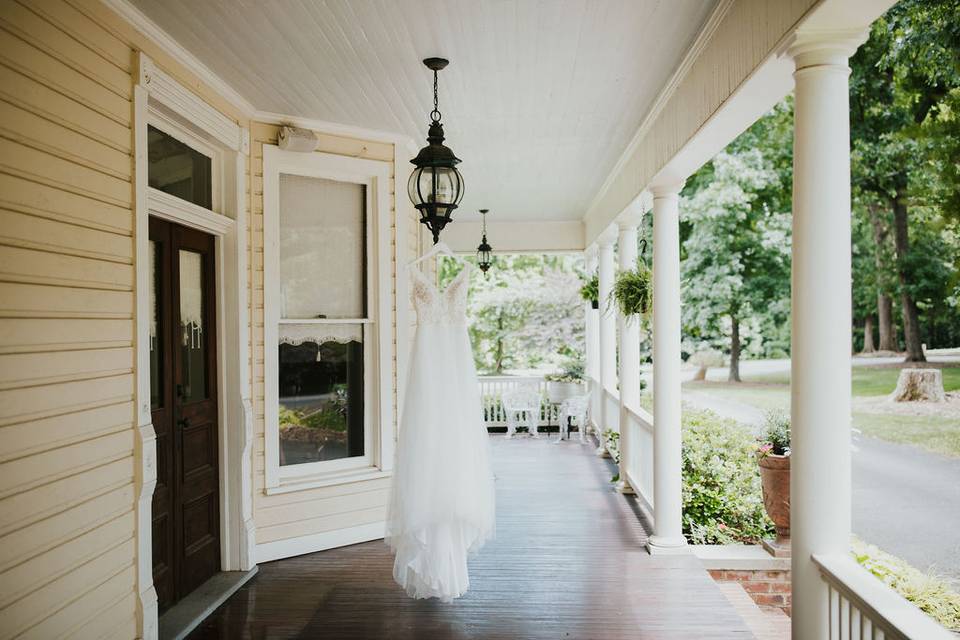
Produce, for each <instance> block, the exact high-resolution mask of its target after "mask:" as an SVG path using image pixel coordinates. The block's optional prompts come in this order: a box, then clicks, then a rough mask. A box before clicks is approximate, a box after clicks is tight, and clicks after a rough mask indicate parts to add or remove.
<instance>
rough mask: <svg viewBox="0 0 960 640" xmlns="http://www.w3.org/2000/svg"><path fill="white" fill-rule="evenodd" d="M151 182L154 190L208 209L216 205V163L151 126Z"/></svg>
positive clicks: (149, 128) (148, 134)
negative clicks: (213, 172)
mask: <svg viewBox="0 0 960 640" xmlns="http://www.w3.org/2000/svg"><path fill="white" fill-rule="evenodd" d="M147 157H148V162H149V168H148V170H147V181H148V183H149V184H150V186H151V187H153V188H154V189H159V190H160V191H163V192H165V193H169V194H170V195H172V196H177V197H178V198H182V199H183V200H186V201H187V202H192V203H193V204H195V205H198V206H201V207H203V208H205V209H210V208H211V207H212V206H213V188H212V179H211V166H212V162H211V160H210V158H209V157H207V156H205V155H203V154H202V153H200V152H199V151H196V150H194V149H193V148H191V147H190V146H189V145H186V144H184V143H182V142H180V141H179V140H177V139H176V138H174V137H173V136H170V135H167V134H166V133H164V132H163V131H160V130H159V129H157V128H155V127H150V126H148V127H147Z"/></svg>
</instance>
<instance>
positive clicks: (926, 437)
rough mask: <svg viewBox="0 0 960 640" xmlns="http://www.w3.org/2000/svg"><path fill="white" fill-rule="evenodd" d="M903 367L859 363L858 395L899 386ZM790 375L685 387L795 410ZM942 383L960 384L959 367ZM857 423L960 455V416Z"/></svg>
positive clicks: (885, 417)
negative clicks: (791, 403) (791, 401)
mask: <svg viewBox="0 0 960 640" xmlns="http://www.w3.org/2000/svg"><path fill="white" fill-rule="evenodd" d="M898 375H899V370H898V369H896V368H872V367H855V368H854V369H853V395H854V396H880V395H886V394H888V393H890V392H892V391H893V390H894V388H895V387H896V385H897V376H898ZM789 383H790V374H789V372H784V373H780V374H767V375H763V376H745V377H744V383H741V384H736V383H728V382H695V383H687V384H686V385H685V386H686V387H687V388H689V389H691V390H693V389H695V390H696V391H698V392H701V393H709V394H712V395H716V396H718V397H721V398H724V399H726V400H732V401H735V402H740V403H743V404H746V405H750V406H752V407H756V408H757V409H760V410H761V411H769V410H775V409H779V410H782V411H789V410H790V387H789ZM943 386H944V389H945V390H947V391H955V390H957V389H960V367H951V368H944V369H943ZM853 427H854V428H855V429H859V430H860V431H862V432H863V434H864V435H868V436H872V437H875V438H880V439H882V440H887V441H888V442H898V443H903V444H911V445H915V446H918V447H922V448H924V449H928V450H930V451H935V452H938V453H944V454H947V455H954V456H960V420H958V419H956V418H946V417H939V416H904V415H891V414H875V413H854V414H853Z"/></svg>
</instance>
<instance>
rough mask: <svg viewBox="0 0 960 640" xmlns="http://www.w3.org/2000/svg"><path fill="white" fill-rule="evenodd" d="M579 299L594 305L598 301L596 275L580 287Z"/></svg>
mask: <svg viewBox="0 0 960 640" xmlns="http://www.w3.org/2000/svg"><path fill="white" fill-rule="evenodd" d="M580 297H581V298H583V299H584V300H586V301H587V302H592V303H594V304H596V303H597V302H598V301H599V300H600V278H599V277H598V276H597V275H596V274H594V276H593V277H592V278H590V279H589V280H587V281H586V282H584V283H583V286H582V287H580Z"/></svg>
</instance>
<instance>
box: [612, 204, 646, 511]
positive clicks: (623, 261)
mask: <svg viewBox="0 0 960 640" xmlns="http://www.w3.org/2000/svg"><path fill="white" fill-rule="evenodd" d="M642 219H643V211H642V208H641V205H640V203H639V202H636V203H634V204H631V205H630V207H629V208H628V210H627V211H626V212H625V213H624V214H623V215H621V216H620V218H619V219H618V220H617V226H618V227H619V229H620V235H619V239H618V244H617V254H618V257H619V259H620V270H621V271H625V270H629V269H636V267H637V226H638V225H639V224H640V221H641V220H642ZM628 320H629V321H628ZM617 323H618V325H619V328H620V481H619V482H618V483H617V491H619V492H621V493H634V490H633V487H632V486H630V482H629V480H628V479H627V461H628V457H627V452H628V451H629V450H630V447H632V446H633V443H632V442H631V441H630V429H628V428H626V427H627V425H628V424H629V421H628V417H627V407H628V406H629V407H634V408H636V407H639V406H640V320H639V318H631V319H628V318H627V317H626V316H624V315H623V314H622V313H620V312H617Z"/></svg>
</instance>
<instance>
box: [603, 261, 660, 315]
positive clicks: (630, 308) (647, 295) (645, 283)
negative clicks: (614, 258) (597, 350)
mask: <svg viewBox="0 0 960 640" xmlns="http://www.w3.org/2000/svg"><path fill="white" fill-rule="evenodd" d="M610 303H612V304H614V305H616V308H617V310H618V311H620V313H622V314H623V315H625V316H627V317H630V318H640V319H641V320H646V319H648V318H649V317H650V314H651V313H652V312H653V271H651V270H650V268H649V267H648V266H647V265H646V263H644V262H642V261H641V262H638V263H637V267H636V269H630V270H627V271H621V272H620V273H618V274H617V278H616V280H614V283H613V291H612V292H611V293H610Z"/></svg>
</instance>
